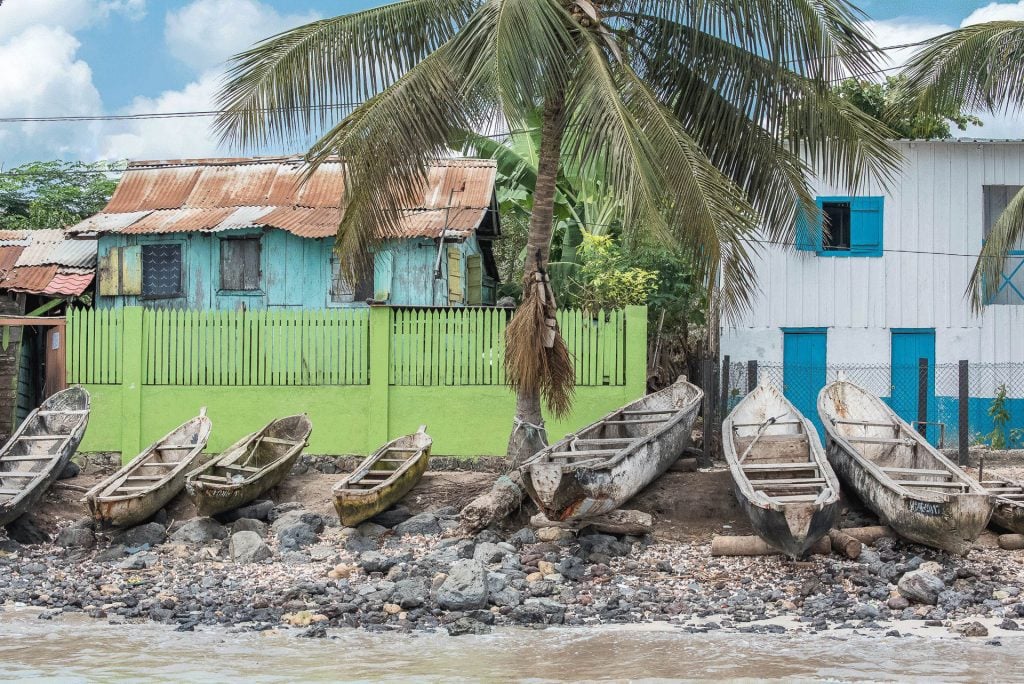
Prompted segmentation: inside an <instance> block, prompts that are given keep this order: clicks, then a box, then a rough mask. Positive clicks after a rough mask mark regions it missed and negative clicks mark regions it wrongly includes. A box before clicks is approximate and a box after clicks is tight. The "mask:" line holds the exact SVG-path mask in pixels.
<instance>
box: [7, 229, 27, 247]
mask: <svg viewBox="0 0 1024 684" xmlns="http://www.w3.org/2000/svg"><path fill="white" fill-rule="evenodd" d="M30 232H32V231H29V230H0V246H4V247H6V246H9V245H22V246H25V245H28V243H29V239H28V235H29V233H30Z"/></svg>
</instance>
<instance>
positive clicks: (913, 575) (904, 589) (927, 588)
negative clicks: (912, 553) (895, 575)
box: [897, 570, 946, 606]
mask: <svg viewBox="0 0 1024 684" xmlns="http://www.w3.org/2000/svg"><path fill="white" fill-rule="evenodd" d="M897 586H898V588H899V592H900V595H902V596H903V597H905V598H906V599H907V600H908V601H913V602H915V603H926V604H929V605H933V606H934V605H935V604H936V603H938V600H939V594H940V593H942V591H943V590H944V589H945V588H946V584H945V582H943V581H942V580H941V579H939V578H938V577H936V576H935V575H932V574H931V573H927V572H924V571H923V570H912V571H910V572H908V573H906V574H904V575H903V577H900V581H899V584H898V585H897Z"/></svg>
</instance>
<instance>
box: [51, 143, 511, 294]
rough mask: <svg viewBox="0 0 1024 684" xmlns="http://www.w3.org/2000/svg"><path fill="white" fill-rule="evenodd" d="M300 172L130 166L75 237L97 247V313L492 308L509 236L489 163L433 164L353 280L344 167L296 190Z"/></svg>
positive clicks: (247, 166) (233, 165) (274, 161)
mask: <svg viewBox="0 0 1024 684" xmlns="http://www.w3.org/2000/svg"><path fill="white" fill-rule="evenodd" d="M304 170H305V169H304V165H303V161H302V159H301V158H299V157H293V158H253V159H197V160H180V161H150V162H133V163H132V164H130V165H129V166H128V169H127V170H126V171H125V173H124V176H123V177H122V179H121V181H120V183H119V184H118V187H117V190H116V191H115V192H114V195H113V197H111V199H110V202H109V203H108V205H107V206H106V208H105V209H104V210H103V211H102V212H101V213H99V214H97V215H95V216H93V217H91V218H89V219H86V220H85V221H83V222H82V223H80V224H78V225H77V226H75V227H73V228H72V229H71V232H72V233H73V234H75V235H77V236H79V237H95V238H96V239H97V241H98V260H97V264H98V265H97V293H96V294H97V296H96V305H97V306H98V307H101V308H111V307H122V306H133V305H141V306H146V307H151V308H188V309H207V310H208V309H220V310H237V309H265V308H272V309H273V308H306V309H321V308H332V307H347V306H348V307H350V306H366V304H367V302H369V301H373V302H376V303H385V304H390V305H394V306H482V305H492V304H494V300H495V292H496V286H497V283H498V272H497V267H496V265H495V261H494V254H493V251H492V242H493V241H494V240H496V239H498V238H499V237H500V235H501V229H500V223H499V220H498V212H497V204H496V200H495V195H494V180H495V173H496V168H495V163H494V162H493V161H491V160H481V159H445V160H439V161H437V162H436V163H435V164H433V165H432V166H431V168H430V170H429V174H428V178H427V182H426V184H425V187H424V189H423V195H422V199H421V200H420V201H419V202H418V203H416V206H414V207H410V208H409V210H408V211H406V212H405V213H403V215H402V216H401V218H400V219H399V222H398V224H397V225H396V226H395V227H394V229H393V231H392V232H391V233H389V235H388V236H387V238H388V239H387V240H386V241H384V242H382V243H381V244H380V245H379V246H378V247H377V248H376V249H375V253H374V254H373V264H374V268H373V273H372V274H367V276H366V277H365V278H364V279H363V280H362V281H361V282H356V283H350V282H347V281H346V279H345V277H344V275H343V269H341V268H340V266H341V259H342V258H344V255H341V256H339V255H338V254H336V253H335V251H334V235H335V232H336V231H337V227H338V224H339V223H340V221H341V216H342V204H343V194H344V190H345V188H344V186H345V180H344V171H345V169H344V164H343V163H342V162H340V161H328V162H326V163H324V164H322V165H321V166H320V167H318V169H317V170H316V171H315V172H314V173H313V174H312V176H311V177H310V178H309V179H308V180H307V181H306V182H305V183H301V182H300V178H301V175H302V173H303V171H304ZM382 237H383V236H382Z"/></svg>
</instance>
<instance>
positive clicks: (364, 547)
mask: <svg viewBox="0 0 1024 684" xmlns="http://www.w3.org/2000/svg"><path fill="white" fill-rule="evenodd" d="M376 548H377V541H376V540H375V539H370V538H369V537H364V536H363V535H361V534H353V535H349V536H348V537H347V538H346V539H345V550H346V551H351V552H352V553H361V552H363V551H372V550H374V549H376Z"/></svg>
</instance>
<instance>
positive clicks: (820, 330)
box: [779, 328, 828, 335]
mask: <svg viewBox="0 0 1024 684" xmlns="http://www.w3.org/2000/svg"><path fill="white" fill-rule="evenodd" d="M779 330H781V331H782V332H784V333H796V334H800V333H808V334H819V335H820V334H821V333H827V332H828V328H779Z"/></svg>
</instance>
